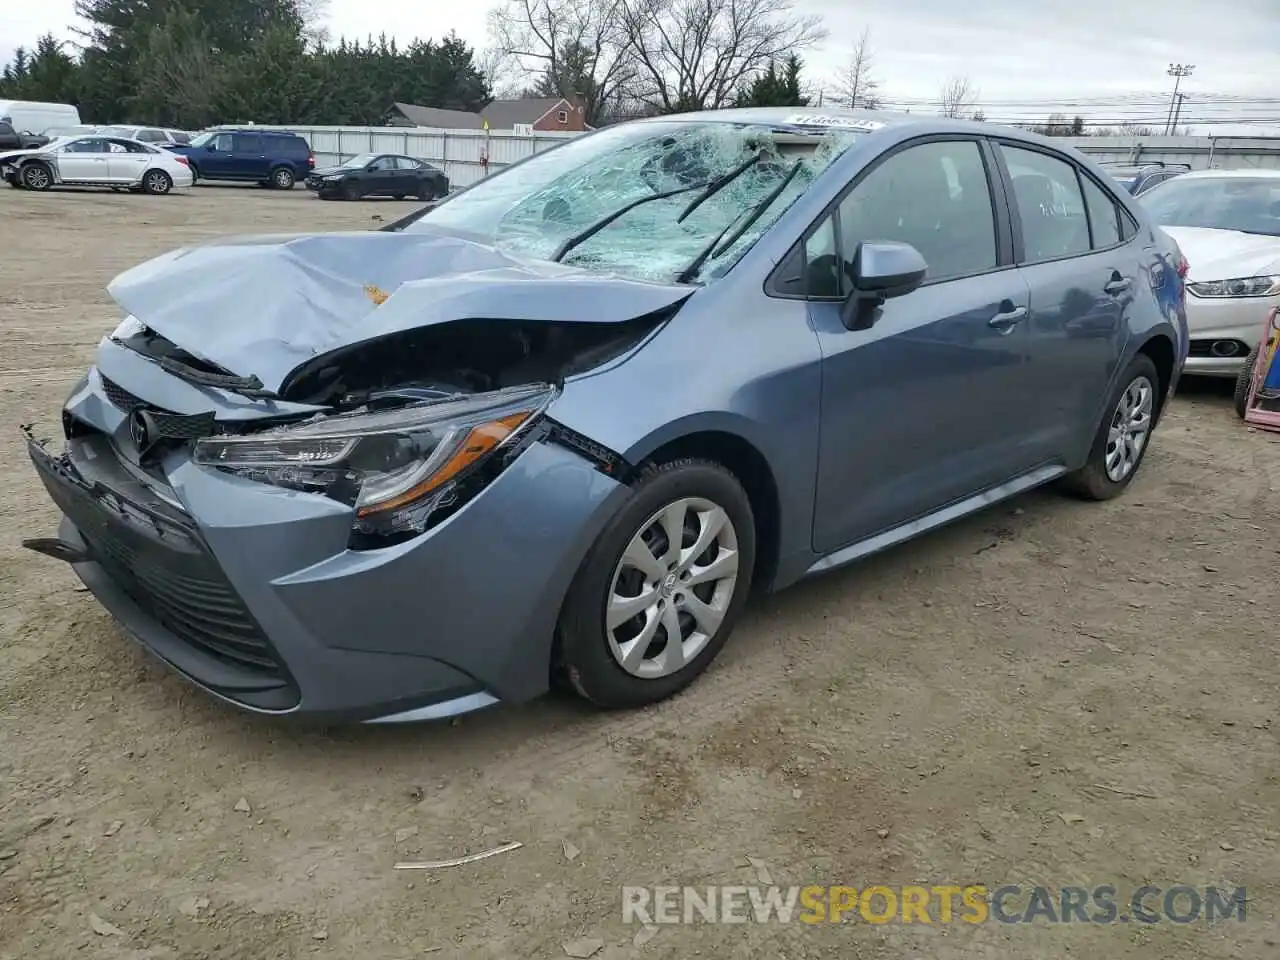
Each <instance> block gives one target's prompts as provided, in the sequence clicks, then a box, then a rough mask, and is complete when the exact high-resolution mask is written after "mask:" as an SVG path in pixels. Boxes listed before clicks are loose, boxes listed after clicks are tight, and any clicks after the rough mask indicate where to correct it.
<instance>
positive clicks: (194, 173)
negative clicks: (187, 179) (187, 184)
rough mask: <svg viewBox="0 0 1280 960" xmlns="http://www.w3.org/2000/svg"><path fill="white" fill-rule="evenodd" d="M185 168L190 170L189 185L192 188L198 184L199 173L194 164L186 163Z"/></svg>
mask: <svg viewBox="0 0 1280 960" xmlns="http://www.w3.org/2000/svg"><path fill="white" fill-rule="evenodd" d="M187 166H189V167H190V168H191V185H192V186H193V187H194V186H195V185H196V184H197V183H199V182H200V171H199V170H198V169H196V165H195V164H194V163H190V162H188V164H187Z"/></svg>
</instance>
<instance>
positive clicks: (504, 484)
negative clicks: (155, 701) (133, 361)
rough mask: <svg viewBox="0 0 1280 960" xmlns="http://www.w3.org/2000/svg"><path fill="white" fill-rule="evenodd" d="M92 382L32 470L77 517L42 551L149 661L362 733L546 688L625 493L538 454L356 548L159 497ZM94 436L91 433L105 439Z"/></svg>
mask: <svg viewBox="0 0 1280 960" xmlns="http://www.w3.org/2000/svg"><path fill="white" fill-rule="evenodd" d="M112 409H114V408H112V407H111V406H110V401H109V399H108V398H107V396H106V395H105V393H104V389H103V386H102V381H101V378H100V377H98V376H96V374H93V375H91V376H90V378H89V379H88V380H86V381H85V383H84V385H82V387H80V388H79V389H78V391H77V392H76V393H75V394H73V397H72V400H71V401H69V403H68V407H67V414H68V418H69V422H71V421H75V420H76V418H77V417H79V418H80V420H79V421H77V422H79V423H82V424H87V425H88V427H87V428H86V429H77V430H76V431H71V438H70V439H69V440H68V442H67V448H66V450H65V452H63V453H61V454H54V453H51V452H50V451H49V450H47V449H46V448H45V446H43V445H42V444H40V443H37V442H35V441H29V443H28V452H29V455H30V457H31V460H32V463H33V464H34V466H35V468H36V470H37V472H38V474H39V476H40V478H41V480H42V481H43V482H44V484H45V487H46V488H47V489H48V491H49V494H50V496H51V497H52V498H53V500H54V501H55V503H56V504H57V505H58V507H59V509H60V510H61V511H62V513H63V515H64V519H63V521H62V524H61V526H60V528H59V531H58V536H57V538H56V539H54V540H42V541H31V542H29V544H28V545H29V546H30V547H32V548H33V549H35V550H38V551H39V552H42V553H45V554H47V555H51V556H56V557H57V558H58V559H62V560H65V561H67V562H70V563H72V564H73V566H74V568H75V570H76V573H77V574H78V575H79V577H80V578H81V580H82V581H83V582H84V584H85V585H86V586H87V587H88V588H89V589H90V591H92V592H93V594H94V595H95V596H96V597H97V598H98V600H99V601H100V602H101V603H102V605H103V606H104V607H106V608H107V610H108V611H109V612H110V613H111V614H112V615H113V616H114V617H115V618H116V619H117V620H118V621H119V622H120V623H121V625H122V626H123V627H124V628H125V629H126V630H127V631H128V632H129V633H130V634H131V635H132V636H133V637H134V638H135V639H137V640H138V641H139V642H140V643H141V644H142V645H143V646H144V647H146V648H147V649H148V650H150V651H151V652H152V653H154V654H156V655H157V656H159V657H160V658H161V659H162V660H164V661H165V662H166V663H168V664H169V665H170V666H172V667H173V668H175V669H176V670H178V671H179V672H180V673H181V674H183V675H184V676H186V677H187V678H188V679H190V680H192V681H194V682H195V683H196V684H198V685H200V686H201V687H203V688H205V689H206V690H208V691H209V692H211V693H213V694H215V695H216V696H218V697H220V698H222V699H224V700H226V701H229V702H231V703H233V704H235V705H237V706H240V707H243V708H246V709H249V710H252V711H256V712H261V713H270V714H305V715H313V716H322V717H325V718H335V719H344V720H363V721H367V722H377V721H398V720H420V719H430V718H434V717H442V716H449V715H453V714H457V713H462V712H466V711H469V710H474V709H478V708H480V707H483V706H486V705H488V704H491V703H494V702H496V701H498V700H503V701H508V702H519V701H524V700H528V699H530V698H532V697H534V696H537V695H538V694H540V693H542V692H543V691H544V690H545V689H546V687H547V684H548V678H549V662H550V656H551V645H552V635H553V631H554V628H555V622H556V619H557V617H558V614H559V608H560V603H561V600H562V598H563V596H564V594H565V592H566V591H567V589H568V586H569V583H570V581H571V580H572V577H573V576H574V574H575V572H576V570H577V568H578V565H579V563H580V562H581V559H582V557H583V556H584V555H585V553H586V550H587V549H588V547H589V545H590V543H591V542H592V541H593V540H594V538H595V536H596V534H597V533H598V531H599V530H600V528H601V527H602V526H603V524H604V523H605V521H606V520H607V518H608V517H609V516H610V515H611V514H612V513H613V511H614V510H615V509H616V508H617V507H618V505H619V504H620V502H621V500H622V499H624V498H625V496H626V488H625V487H624V486H622V485H620V484H619V483H618V482H617V481H616V480H614V479H611V478H610V477H608V476H605V475H604V474H603V473H601V472H600V471H599V470H598V469H596V467H595V465H593V464H592V463H591V462H589V461H588V460H587V459H585V458H584V457H583V456H581V455H580V454H579V453H577V452H574V451H572V450H570V449H568V448H567V447H565V446H563V445H561V444H559V443H556V442H554V441H553V440H551V439H549V438H543V439H539V440H535V441H533V442H531V443H530V444H529V445H528V447H527V448H526V449H525V450H524V452H523V453H521V454H520V455H519V456H518V457H517V458H515V460H514V461H513V462H512V463H511V464H510V465H509V466H507V468H506V469H505V470H503V471H502V472H501V473H500V474H498V476H497V477H495V478H494V479H493V480H492V482H491V483H489V485H488V486H486V487H485V488H484V489H483V490H482V491H481V492H480V493H479V494H478V495H477V496H476V497H475V498H474V499H473V500H472V501H471V502H469V503H467V504H466V506H465V507H463V508H462V509H460V510H458V511H457V512H456V513H454V514H453V515H451V516H449V517H448V518H447V519H445V520H444V521H442V522H441V523H439V524H438V525H437V526H435V527H433V528H431V529H429V530H428V531H427V532H425V533H423V534H421V535H419V536H416V537H414V538H412V539H410V540H408V541H405V542H403V543H399V544H397V545H395V546H390V547H384V548H380V549H372V550H353V549H350V548H349V546H348V544H349V535H350V532H351V524H352V514H351V510H350V508H349V507H347V506H345V505H343V504H341V503H338V502H335V501H333V500H329V499H328V498H325V497H322V496H319V495H313V494H301V493H296V492H293V491H288V490H282V489H279V488H275V487H271V486H267V485H264V484H261V483H256V482H252V481H249V480H246V479H243V478H240V477H235V476H231V475H228V474H226V473H224V472H222V471H219V470H216V469H212V468H208V467H202V466H199V465H197V464H195V463H193V462H191V460H190V458H189V457H188V456H186V455H185V454H184V453H183V452H181V451H174V452H173V453H172V454H171V455H169V456H167V457H166V458H165V459H164V460H163V461H162V464H161V467H162V469H161V470H160V471H158V472H160V473H162V474H163V479H156V481H155V482H151V481H149V480H147V479H146V478H145V475H144V473H143V472H142V471H139V470H138V468H137V467H136V465H133V464H132V463H131V462H130V461H129V460H128V458H127V457H126V456H124V455H122V447H123V448H125V449H127V443H128V441H127V437H124V436H122V435H121V433H122V431H124V432H127V427H126V426H123V425H122V424H121V423H119V422H116V423H115V424H114V427H113V425H112V423H110V422H107V421H104V419H103V417H102V414H103V412H105V411H110V410H112ZM95 420H97V423H96V424H95V423H94V421H95Z"/></svg>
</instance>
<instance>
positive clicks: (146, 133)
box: [94, 125, 191, 147]
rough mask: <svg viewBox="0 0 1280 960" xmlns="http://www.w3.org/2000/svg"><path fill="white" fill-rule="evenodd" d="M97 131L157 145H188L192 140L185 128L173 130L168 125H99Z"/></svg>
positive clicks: (110, 135) (106, 134)
mask: <svg viewBox="0 0 1280 960" xmlns="http://www.w3.org/2000/svg"><path fill="white" fill-rule="evenodd" d="M94 132H95V133H101V134H103V135H104V136H108V137H124V138H125V139H126V140H141V141H142V142H143V143H150V144H152V145H154V146H157V147H163V146H165V145H166V144H182V145H184V146H185V145H186V144H188V143H190V142H191V134H189V133H187V131H185V130H171V129H169V128H168V127H138V126H118V125H112V126H109V127H99V128H98V129H97V130H96V131H94Z"/></svg>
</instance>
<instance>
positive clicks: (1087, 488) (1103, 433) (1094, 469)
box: [1062, 353, 1165, 500]
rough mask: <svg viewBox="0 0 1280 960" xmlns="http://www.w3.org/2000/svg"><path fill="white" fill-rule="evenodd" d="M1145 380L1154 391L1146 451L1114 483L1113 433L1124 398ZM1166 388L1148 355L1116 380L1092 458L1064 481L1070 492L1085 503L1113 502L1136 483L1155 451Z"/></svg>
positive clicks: (1096, 437) (1144, 449)
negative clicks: (1110, 460) (1110, 447)
mask: <svg viewBox="0 0 1280 960" xmlns="http://www.w3.org/2000/svg"><path fill="white" fill-rule="evenodd" d="M1142 377H1145V378H1146V379H1147V380H1148V381H1149V382H1150V384H1151V386H1152V390H1153V395H1152V405H1151V417H1150V421H1151V424H1152V425H1151V426H1148V428H1147V434H1146V439H1145V440H1144V441H1143V444H1142V449H1141V450H1139V451H1138V458H1137V461H1136V462H1135V463H1134V465H1133V468H1132V469H1131V470H1130V471H1129V472H1128V473H1127V474H1125V476H1123V477H1122V478H1121V479H1119V480H1112V479H1111V477H1109V476H1108V475H1107V464H1106V458H1107V447H1108V445H1109V444H1108V437H1109V433H1110V430H1111V427H1112V423H1113V421H1114V420H1115V418H1116V417H1117V415H1118V407H1119V405H1120V400H1121V398H1122V397H1123V396H1124V394H1125V392H1126V391H1128V389H1129V387H1130V386H1131V385H1132V384H1134V383H1135V382H1136V381H1137V380H1138V379H1139V378H1142ZM1164 386H1165V385H1164V384H1163V383H1162V382H1161V380H1160V374H1159V373H1158V371H1157V370H1156V365H1155V364H1154V363H1153V362H1152V361H1151V358H1150V357H1148V356H1147V355H1146V354H1145V353H1140V354H1138V355H1137V356H1136V357H1134V358H1133V360H1131V361H1130V362H1129V365H1128V366H1127V367H1125V370H1124V373H1122V374H1121V375H1120V376H1119V377H1118V378H1117V379H1116V387H1115V389H1114V390H1113V391H1112V393H1111V396H1110V397H1108V398H1107V406H1106V408H1105V411H1104V413H1103V414H1102V421H1101V422H1100V423H1099V424H1098V432H1097V433H1096V434H1095V435H1094V438H1093V445H1092V446H1091V447H1090V448H1089V459H1088V460H1087V461H1086V462H1085V465H1084V466H1083V467H1081V468H1080V469H1079V470H1077V471H1076V472H1075V473H1069V474H1067V475H1066V476H1065V477H1063V478H1062V485H1063V487H1064V488H1065V489H1066V490H1068V491H1069V492H1071V493H1073V494H1075V495H1076V496H1078V497H1080V498H1081V499H1084V500H1110V499H1111V498H1112V497H1118V496H1119V495H1120V494H1121V493H1123V492H1124V491H1125V488H1127V487H1128V486H1129V484H1130V483H1131V482H1133V478H1134V477H1135V476H1137V475H1138V470H1140V469H1141V468H1142V462H1143V460H1145V459H1146V456H1147V450H1149V449H1150V448H1151V434H1152V431H1153V429H1154V423H1155V420H1156V418H1157V417H1158V416H1159V413H1160V403H1161V401H1162V398H1163V397H1164Z"/></svg>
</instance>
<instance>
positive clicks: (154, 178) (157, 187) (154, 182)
mask: <svg viewBox="0 0 1280 960" xmlns="http://www.w3.org/2000/svg"><path fill="white" fill-rule="evenodd" d="M147 190H148V191H149V192H150V193H168V192H169V178H168V177H167V176H165V175H164V173H163V172H161V171H159V170H152V171H151V172H150V173H148V174H147Z"/></svg>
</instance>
